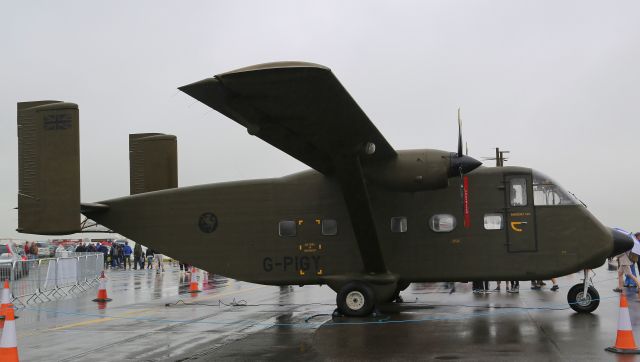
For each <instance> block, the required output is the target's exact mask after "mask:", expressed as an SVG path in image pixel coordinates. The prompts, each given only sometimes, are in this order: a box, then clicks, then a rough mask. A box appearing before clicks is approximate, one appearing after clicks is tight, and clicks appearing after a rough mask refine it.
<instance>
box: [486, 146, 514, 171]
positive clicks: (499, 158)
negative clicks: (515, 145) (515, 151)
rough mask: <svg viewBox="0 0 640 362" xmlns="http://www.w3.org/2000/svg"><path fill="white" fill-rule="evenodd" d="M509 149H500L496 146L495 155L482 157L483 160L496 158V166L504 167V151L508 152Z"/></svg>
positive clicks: (505, 159)
mask: <svg viewBox="0 0 640 362" xmlns="http://www.w3.org/2000/svg"><path fill="white" fill-rule="evenodd" d="M510 152H511V151H500V148H499V147H496V156H495V157H483V158H482V159H483V160H486V161H489V160H496V167H504V162H505V161H508V160H509V159H508V158H505V157H504V156H505V154H506V153H510Z"/></svg>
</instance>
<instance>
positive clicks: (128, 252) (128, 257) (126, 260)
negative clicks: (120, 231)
mask: <svg viewBox="0 0 640 362" xmlns="http://www.w3.org/2000/svg"><path fill="white" fill-rule="evenodd" d="M122 252H123V256H124V262H123V266H124V270H127V263H129V269H131V254H132V253H133V250H131V247H130V246H129V242H128V241H125V242H124V248H122Z"/></svg>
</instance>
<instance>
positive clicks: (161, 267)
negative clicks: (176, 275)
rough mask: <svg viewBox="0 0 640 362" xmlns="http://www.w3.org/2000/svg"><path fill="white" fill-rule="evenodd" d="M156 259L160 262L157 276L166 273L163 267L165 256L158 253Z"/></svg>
mask: <svg viewBox="0 0 640 362" xmlns="http://www.w3.org/2000/svg"><path fill="white" fill-rule="evenodd" d="M154 259H155V260H156V261H157V262H158V269H156V274H157V273H160V272H164V265H162V259H164V255H162V254H158V253H156V254H155V256H154Z"/></svg>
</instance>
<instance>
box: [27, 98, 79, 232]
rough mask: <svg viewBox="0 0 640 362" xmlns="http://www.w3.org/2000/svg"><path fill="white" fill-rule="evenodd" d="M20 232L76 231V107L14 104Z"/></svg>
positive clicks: (77, 137) (65, 104)
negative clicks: (15, 111) (16, 119)
mask: <svg viewBox="0 0 640 362" xmlns="http://www.w3.org/2000/svg"><path fill="white" fill-rule="evenodd" d="M18 179H19V180H18V184H19V185H18V229H17V231H19V232H23V233H29V234H42V235H56V234H57V235H60V234H72V233H75V232H78V231H80V141H79V114H78V105H77V104H73V103H65V102H60V101H37V102H21V103H18Z"/></svg>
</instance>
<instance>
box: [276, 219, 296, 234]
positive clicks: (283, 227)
mask: <svg viewBox="0 0 640 362" xmlns="http://www.w3.org/2000/svg"><path fill="white" fill-rule="evenodd" d="M297 232H298V230H297V228H296V222H295V221H293V220H282V221H280V222H279V223H278V235H280V236H296V234H297Z"/></svg>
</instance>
